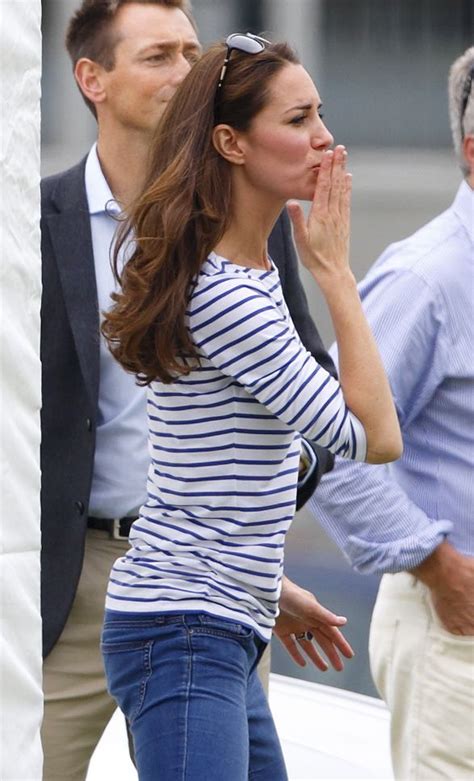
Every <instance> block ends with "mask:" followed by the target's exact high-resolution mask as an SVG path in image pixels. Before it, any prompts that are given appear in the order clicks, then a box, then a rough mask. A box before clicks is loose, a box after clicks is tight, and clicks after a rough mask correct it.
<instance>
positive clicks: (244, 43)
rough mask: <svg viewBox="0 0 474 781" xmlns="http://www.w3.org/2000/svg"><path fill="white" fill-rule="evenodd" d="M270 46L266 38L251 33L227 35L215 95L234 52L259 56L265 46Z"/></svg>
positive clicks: (222, 81)
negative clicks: (225, 49)
mask: <svg viewBox="0 0 474 781" xmlns="http://www.w3.org/2000/svg"><path fill="white" fill-rule="evenodd" d="M270 45H271V41H267V40H266V38H260V36H259V35H253V34H252V33H232V35H229V36H228V38H227V39H226V46H227V52H226V55H225V60H224V64H223V65H222V70H221V73H220V76H219V81H218V84H217V90H216V95H217V94H219V90H220V89H221V87H222V85H223V83H224V79H225V74H226V73H227V67H228V65H229V60H230V56H231V54H232V52H233V51H234V50H236V51H239V52H243V53H244V54H259V53H260V52H263V50H264V49H265V46H270Z"/></svg>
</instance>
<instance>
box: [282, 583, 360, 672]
mask: <svg viewBox="0 0 474 781" xmlns="http://www.w3.org/2000/svg"><path fill="white" fill-rule="evenodd" d="M346 620H347V619H346V618H344V616H336V615H335V613H332V612H331V611H330V610H327V608H325V607H323V605H320V604H319V602H318V600H317V599H316V597H315V596H314V595H313V594H311V592H310V591H306V590H305V589H303V588H300V586H297V585H296V583H293V582H292V581H291V580H289V578H287V577H284V578H283V587H282V594H281V598H280V615H279V616H278V618H277V620H276V623H275V627H274V630H273V631H274V633H275V635H276V636H277V637H278V639H279V640H280V642H282V643H283V645H284V646H285V648H286V650H287V651H288V653H289V654H290V656H291V658H292V659H293V660H294V661H295V662H296V664H298V665H300V667H304V666H305V665H306V661H305V657H304V656H303V653H302V652H303V651H304V653H305V654H306V656H307V657H308V658H309V659H310V660H311V661H312V662H313V664H314V665H315V666H316V667H317V668H318V669H319V670H322V671H323V672H325V671H326V670H327V669H328V666H329V665H328V664H327V662H326V661H325V659H323V657H322V656H321V655H320V653H319V652H318V650H317V649H316V644H318V645H319V646H320V648H321V650H322V651H323V652H324V654H325V655H326V657H327V658H328V659H329V661H330V663H331V665H332V666H333V667H334V669H335V670H338V671H341V670H343V669H344V664H343V662H342V659H341V658H340V655H339V653H341V654H342V655H343V656H345V657H346V658H347V659H351V658H352V657H353V656H354V651H353V650H352V648H351V646H350V645H349V643H348V642H347V640H346V639H345V637H344V635H343V634H342V632H341V631H340V629H339V628H338V627H340V626H344V624H345V623H346ZM300 635H301V637H300ZM303 635H304V636H303Z"/></svg>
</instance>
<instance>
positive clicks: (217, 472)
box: [106, 253, 366, 640]
mask: <svg viewBox="0 0 474 781" xmlns="http://www.w3.org/2000/svg"><path fill="white" fill-rule="evenodd" d="M187 322H188V327H189V330H190V333H191V335H192V338H193V341H194V343H195V345H196V347H197V350H198V354H199V358H200V360H199V365H198V366H196V367H195V368H193V369H192V370H191V372H190V373H189V374H188V375H185V376H183V375H181V376H179V377H177V378H176V380H175V381H174V382H173V383H171V384H164V383H161V382H154V383H152V384H151V386H150V389H149V393H148V418H149V445H150V452H151V464H150V469H149V474H148V483H147V491H148V499H147V501H146V503H145V504H144V505H143V507H142V508H141V511H140V516H139V518H138V519H137V521H135V523H134V524H133V526H132V530H131V534H130V544H131V546H132V547H131V550H130V551H129V552H128V553H127V555H126V556H125V557H122V558H120V559H118V561H117V562H116V563H115V565H114V568H113V570H112V574H111V578H110V582H109V588H108V594H107V603H106V607H107V609H109V610H116V611H121V612H123V611H125V612H128V611H130V612H156V613H162V612H173V613H184V612H191V611H192V612H205V613H209V614H211V615H216V616H219V617H221V618H227V619H230V620H233V621H238V622H240V623H242V624H244V625H246V626H249V627H251V628H253V629H254V630H255V631H256V632H257V633H258V634H259V636H260V637H262V638H263V639H264V640H269V638H270V636H271V630H272V626H273V624H274V621H275V617H276V615H277V610H278V599H279V594H280V585H281V578H282V573H283V547H284V540H285V534H286V532H287V530H288V528H289V525H290V523H291V520H292V518H293V514H294V509H295V498H296V484H297V478H298V467H299V456H300V446H301V436H300V434H303V435H304V436H306V437H307V438H309V439H312V440H313V441H315V442H317V443H318V444H321V445H322V446H324V447H327V448H329V449H330V450H331V451H332V452H333V453H337V454H339V455H342V456H346V457H348V458H352V459H357V460H364V458H365V454H366V437H365V432H364V429H363V427H362V425H361V423H360V421H359V420H358V419H357V418H356V417H355V416H354V415H353V414H352V413H351V412H350V411H349V409H348V408H347V406H346V404H345V402H344V398H343V395H342V391H341V388H340V385H339V383H338V382H337V381H336V380H335V379H334V378H333V377H331V375H329V374H328V372H327V371H326V370H325V369H323V368H322V367H321V366H320V365H319V364H318V363H316V361H315V360H314V358H313V357H312V356H311V355H310V353H308V351H307V350H306V349H305V348H304V346H303V344H302V343H301V341H300V339H299V337H298V335H297V333H296V330H295V328H294V326H293V323H292V321H291V318H290V315H289V313H288V310H287V307H286V304H285V302H284V300H283V295H282V291H281V285H280V280H279V277H278V271H277V270H276V268H275V267H273V266H272V268H271V269H270V270H269V271H262V270H258V269H252V268H247V267H244V266H238V265H235V264H233V263H230V262H229V261H227V260H225V259H224V258H222V257H219V256H217V255H216V254H214V253H211V255H210V256H209V258H208V260H207V261H206V262H205V263H204V264H203V267H202V269H201V272H200V273H199V275H198V277H197V279H196V280H195V285H194V286H193V288H192V292H191V295H190V301H189V307H188V311H187Z"/></svg>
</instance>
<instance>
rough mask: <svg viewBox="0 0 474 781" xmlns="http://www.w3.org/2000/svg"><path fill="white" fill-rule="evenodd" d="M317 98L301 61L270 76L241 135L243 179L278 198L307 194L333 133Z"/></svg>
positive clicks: (309, 196)
mask: <svg viewBox="0 0 474 781" xmlns="http://www.w3.org/2000/svg"><path fill="white" fill-rule="evenodd" d="M321 117H322V115H321V99H320V97H319V94H318V92H317V90H316V87H315V86H314V83H313V81H312V79H311V77H310V76H309V74H308V73H307V72H306V71H305V69H304V68H303V66H302V65H293V64H288V65H285V66H284V67H283V68H282V69H281V70H280V71H279V72H278V73H277V74H276V76H275V77H274V78H273V80H272V82H271V87H270V97H269V100H268V103H267V105H266V106H265V108H264V109H262V111H261V112H260V113H259V114H258V115H257V116H256V117H255V118H254V119H253V121H252V124H251V126H250V128H249V130H247V131H246V132H245V133H242V135H241V139H240V141H241V145H242V148H243V150H244V152H245V174H246V176H247V178H248V180H249V182H250V183H251V184H252V185H253V186H255V187H257V189H259V190H261V189H263V190H264V191H265V192H267V193H268V194H269V195H271V196H274V197H275V198H279V199H282V200H284V201H286V200H288V199H289V198H299V199H301V200H311V199H312V198H313V194H314V188H315V184H316V179H317V176H318V170H319V165H320V163H321V158H322V155H323V152H324V151H325V150H326V149H328V147H330V146H331V145H332V144H333V142H334V139H333V137H332V135H331V133H330V132H329V130H328V129H327V128H326V126H325V125H324V123H323V121H322V118H321Z"/></svg>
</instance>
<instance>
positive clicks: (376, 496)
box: [310, 182, 474, 573]
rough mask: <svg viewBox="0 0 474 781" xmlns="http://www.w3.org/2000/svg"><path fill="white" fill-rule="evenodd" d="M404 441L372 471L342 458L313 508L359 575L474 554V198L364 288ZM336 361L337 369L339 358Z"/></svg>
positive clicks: (388, 261) (428, 228) (395, 247)
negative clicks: (448, 552) (451, 553)
mask: <svg viewBox="0 0 474 781" xmlns="http://www.w3.org/2000/svg"><path fill="white" fill-rule="evenodd" d="M359 291H360V295H361V298H362V301H363V305H364V309H365V312H366V314H367V318H368V320H369V323H370V325H371V328H372V331H373V333H374V335H375V338H376V340H377V344H378V346H379V349H380V352H381V355H382V359H383V362H384V365H385V369H386V371H387V374H388V377H389V380H390V384H391V388H392V392H393V395H394V399H395V403H396V406H397V411H398V415H399V419H400V424H401V428H402V432H403V440H404V453H403V456H402V458H401V459H400V460H399V461H397V462H396V463H394V464H390V465H388V466H387V465H383V466H373V465H369V464H355V463H350V462H344V461H343V460H342V459H337V462H336V466H335V468H334V470H333V471H332V472H330V473H329V474H327V475H325V476H324V478H323V480H322V481H321V484H320V486H319V488H318V490H317V491H316V493H315V495H314V496H313V498H312V499H311V500H310V507H311V509H312V511H313V513H314V515H315V516H316V518H317V519H318V520H319V521H320V522H321V523H322V525H323V526H324V528H325V529H326V530H327V531H328V533H329V534H330V535H331V536H332V537H333V538H334V539H335V540H336V542H337V544H338V545H339V547H340V548H341V549H342V550H343V551H344V552H345V554H346V555H347V557H348V558H349V560H350V561H351V562H352V564H353V566H354V567H355V568H356V569H357V570H358V571H360V572H367V573H370V572H377V573H382V572H397V571H401V570H404V569H410V568H412V567H414V566H416V565H417V564H419V563H420V562H421V561H422V560H423V559H424V558H426V556H427V555H429V553H431V552H432V551H433V550H434V548H435V547H436V546H437V545H438V544H439V543H440V542H442V540H443V539H444V538H446V537H447V539H448V540H449V542H450V543H451V544H452V545H453V546H454V547H455V548H457V549H458V550H459V551H460V552H462V553H464V554H467V555H473V554H474V538H473V529H474V514H473V511H474V470H473V466H474V317H473V315H474V191H473V190H471V188H470V187H469V185H468V184H467V182H463V183H462V184H461V186H460V188H459V190H458V193H457V195H456V198H455V200H454V203H453V204H452V206H451V207H450V208H449V209H448V210H447V211H445V212H444V213H443V214H441V215H439V216H438V217H437V218H436V219H434V220H433V221H432V222H430V223H428V224H427V225H425V226H424V227H423V228H421V229H420V230H419V231H417V232H416V233H415V234H414V235H413V236H411V237H410V238H408V239H405V240H404V241H400V242H397V243H396V244H392V245H391V246H389V247H388V249H387V250H386V251H385V252H384V253H383V254H382V256H381V257H380V258H379V260H378V261H377V262H376V263H375V265H374V266H373V267H372V269H371V270H370V272H369V273H368V275H367V276H366V278H365V279H364V280H363V282H362V283H361V284H360V286H359ZM333 357H335V358H336V360H337V353H336V350H335V349H334V348H333Z"/></svg>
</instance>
